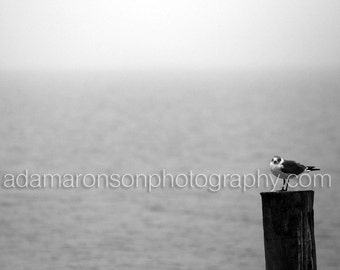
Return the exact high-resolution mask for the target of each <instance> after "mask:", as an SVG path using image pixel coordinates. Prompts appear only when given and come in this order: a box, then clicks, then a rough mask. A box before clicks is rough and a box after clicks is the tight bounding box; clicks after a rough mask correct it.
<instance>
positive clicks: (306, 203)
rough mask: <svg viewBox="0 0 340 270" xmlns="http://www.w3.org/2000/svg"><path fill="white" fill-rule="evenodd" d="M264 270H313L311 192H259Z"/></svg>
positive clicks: (314, 256) (312, 194)
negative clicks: (264, 260)
mask: <svg viewBox="0 0 340 270" xmlns="http://www.w3.org/2000/svg"><path fill="white" fill-rule="evenodd" d="M261 197H262V214H263V231H264V248H265V259H266V269H267V270H307V269H308V270H316V251H315V238H314V211H313V201H314V191H312V190H305V191H284V192H262V193H261Z"/></svg>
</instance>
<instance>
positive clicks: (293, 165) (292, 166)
mask: <svg viewBox="0 0 340 270" xmlns="http://www.w3.org/2000/svg"><path fill="white" fill-rule="evenodd" d="M269 166H270V170H271V172H272V174H274V175H275V176H276V177H278V178H281V179H283V186H282V189H281V191H287V189H288V182H289V179H290V178H293V177H297V176H298V175H299V174H301V173H303V172H311V171H319V170H320V169H317V168H315V166H305V165H302V164H300V163H297V162H295V161H293V160H284V159H283V158H281V157H279V156H274V157H273V158H272V160H271V161H270V164H269ZM286 180H287V185H286ZM285 186H286V187H285Z"/></svg>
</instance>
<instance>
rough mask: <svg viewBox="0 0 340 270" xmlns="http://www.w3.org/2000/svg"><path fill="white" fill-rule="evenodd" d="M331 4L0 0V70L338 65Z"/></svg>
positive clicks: (339, 43) (339, 22)
mask: <svg viewBox="0 0 340 270" xmlns="http://www.w3.org/2000/svg"><path fill="white" fill-rule="evenodd" d="M339 10H340V2H338V1H331V0H322V1H321V0H309V1H307V0H304V1H283V0H278V1H263V0H262V1H250V0H246V1H218V0H214V1H202V0H195V1H193V0H172V1H162V0H145V1H134V0H125V1H121V0H116V1H108V0H107V1H106V0H100V1H90V0H83V1H76V0H67V1H66V0H63V1H51V0H32V1H19V0H3V1H1V3H0V35H1V43H0V58H1V62H0V69H2V70H3V69H5V70H6V69H33V70H34V69H62V70H64V69H72V70H74V69H75V70H78V69H99V70H100V69H122V68H132V69H158V68H189V69H206V68H240V67H241V68H242V67H254V68H263V67H264V68H267V67H269V68H271V67H284V68H285V67H288V68H290V67H302V68H304V67H310V68H315V67H337V66H339V63H340V59H339V55H340V54H339V53H340V35H339V30H340V29H339V27H340V19H339V16H338V15H339Z"/></svg>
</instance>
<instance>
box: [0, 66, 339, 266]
mask: <svg viewBox="0 0 340 270" xmlns="http://www.w3.org/2000/svg"><path fill="white" fill-rule="evenodd" d="M337 75H338V72H335V71H308V72H306V71H305V72H297V71H294V72H293V71H289V72H283V71H281V72H277V71H276V72H274V71H272V72H255V73H254V72H253V73H252V72H245V71H244V72H216V73H214V72H202V73H199V72H196V73H194V72H183V73H179V72H158V73H138V72H126V73H125V72H112V73H77V74H75V73H73V74H66V73H65V74H61V73H58V74H52V73H2V74H1V75H0V87H1V90H0V91H1V92H0V94H1V99H0V112H1V118H0V119H1V122H0V124H1V125H0V136H1V140H0V149H1V151H0V161H1V163H0V164H1V167H0V170H1V171H0V172H1V175H4V174H5V173H9V172H11V173H20V172H22V171H23V170H25V169H28V170H29V171H30V172H32V173H34V172H36V173H43V172H60V173H87V172H88V173H98V172H103V173H137V172H140V173H155V172H159V171H160V170H161V169H166V170H167V171H168V172H173V173H187V172H188V171H190V170H193V171H194V172H195V173H200V172H205V173H212V172H218V173H253V172H255V171H256V170H257V169H261V170H263V172H268V168H267V167H268V162H269V160H270V159H271V157H272V156H273V155H274V154H279V155H282V156H283V157H288V158H294V159H296V160H300V161H302V162H304V161H305V162H307V163H310V164H311V165H317V166H318V167H321V168H322V169H323V172H324V173H329V174H331V176H332V180H333V181H332V187H331V188H324V189H321V188H316V189H315V192H316V193H315V206H314V207H315V233H316V242H317V260H318V267H319V268H320V269H334V270H336V269H339V268H340V263H339V260H338V254H339V253H340V234H339V232H338V229H339V227H340V214H339V213H340V196H339V192H340V187H339V186H340V184H339V182H338V180H339V179H340V169H339V166H338V160H339V158H340V143H339V134H340V128H339V119H340V118H339V117H340V115H339V112H340V111H339V110H340V109H339V106H340V91H339V90H340V78H339V76H337ZM2 180H3V179H1V181H2ZM265 190H266V189H264V188H255V189H252V190H250V191H247V192H242V191H240V190H233V189H229V188H226V189H223V190H221V191H220V192H217V193H211V192H208V191H206V190H204V189H201V190H194V189H182V190H181V189H177V190H174V189H169V188H168V189H162V190H160V189H159V190H155V191H153V192H151V193H148V192H146V191H145V190H140V189H130V190H123V189H118V190H111V189H99V190H97V189H91V190H89V189H81V188H79V189H69V190H65V189H45V190H42V189H40V190H18V189H14V190H5V189H3V188H1V190H0V262H1V265H2V269H37V270H39V269H113V268H114V269H123V270H125V269H145V270H146V269H264V249H263V231H262V220H261V218H262V216H261V215H262V213H261V201H260V195H259V193H260V192H261V191H265Z"/></svg>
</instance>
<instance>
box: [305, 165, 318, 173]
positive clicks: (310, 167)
mask: <svg viewBox="0 0 340 270" xmlns="http://www.w3.org/2000/svg"><path fill="white" fill-rule="evenodd" d="M306 171H308V172H311V171H320V169H318V168H315V166H306Z"/></svg>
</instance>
